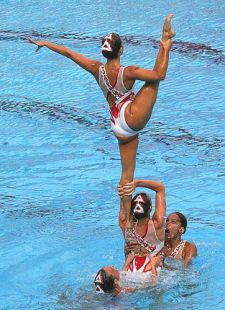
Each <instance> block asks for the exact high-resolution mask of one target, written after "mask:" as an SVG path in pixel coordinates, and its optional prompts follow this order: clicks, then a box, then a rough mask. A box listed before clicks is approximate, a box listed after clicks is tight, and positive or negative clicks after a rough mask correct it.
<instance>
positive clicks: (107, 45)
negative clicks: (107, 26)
mask: <svg viewBox="0 0 225 310" xmlns="http://www.w3.org/2000/svg"><path fill="white" fill-rule="evenodd" d="M111 40H112V34H110V35H108V36H106V37H105V38H104V43H103V44H102V51H107V52H112V48H111V46H110V41H111Z"/></svg>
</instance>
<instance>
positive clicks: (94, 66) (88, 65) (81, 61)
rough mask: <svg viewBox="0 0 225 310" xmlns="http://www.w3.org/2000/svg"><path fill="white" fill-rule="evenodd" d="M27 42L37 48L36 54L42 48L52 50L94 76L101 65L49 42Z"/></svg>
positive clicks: (29, 39)
mask: <svg viewBox="0 0 225 310" xmlns="http://www.w3.org/2000/svg"><path fill="white" fill-rule="evenodd" d="M27 41H28V42H29V43H32V44H35V45H36V46H37V49H36V52H38V51H39V49H40V48H42V47H47V48H48V49H50V50H52V51H53V52H56V53H58V54H61V55H63V56H65V57H67V58H69V59H71V60H72V61H74V62H75V63H76V64H78V65H79V66H80V67H82V68H83V69H84V70H86V71H88V72H90V73H91V74H93V75H96V73H97V72H98V70H99V66H100V65H101V62H100V61H97V60H93V59H90V58H87V57H85V56H83V55H82V54H80V53H77V52H74V51H72V50H70V49H68V48H66V47H64V46H62V45H58V44H55V43H51V42H49V41H35V40H33V39H31V38H27Z"/></svg>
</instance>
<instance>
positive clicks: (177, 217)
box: [165, 212, 187, 239]
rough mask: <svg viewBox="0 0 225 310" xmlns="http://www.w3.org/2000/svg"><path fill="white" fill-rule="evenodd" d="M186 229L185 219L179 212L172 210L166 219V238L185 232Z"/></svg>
mask: <svg viewBox="0 0 225 310" xmlns="http://www.w3.org/2000/svg"><path fill="white" fill-rule="evenodd" d="M186 229H187V219H186V217H185V216H184V215H183V214H182V213H181V212H173V213H171V214H169V215H168V217H167V219H166V230H165V237H166V239H172V238H174V237H176V236H181V235H183V234H185V232H186Z"/></svg>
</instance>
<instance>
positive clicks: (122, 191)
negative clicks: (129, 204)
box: [117, 181, 135, 198]
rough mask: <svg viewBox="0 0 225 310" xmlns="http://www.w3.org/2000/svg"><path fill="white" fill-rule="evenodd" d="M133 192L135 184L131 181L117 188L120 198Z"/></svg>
mask: <svg viewBox="0 0 225 310" xmlns="http://www.w3.org/2000/svg"><path fill="white" fill-rule="evenodd" d="M134 191H135V182H134V181H132V182H130V183H127V184H125V185H121V184H119V185H118V186H117V192H118V195H119V196H120V198H123V197H124V196H131V195H132V194H133V192H134Z"/></svg>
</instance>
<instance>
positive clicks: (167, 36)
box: [162, 14, 176, 41]
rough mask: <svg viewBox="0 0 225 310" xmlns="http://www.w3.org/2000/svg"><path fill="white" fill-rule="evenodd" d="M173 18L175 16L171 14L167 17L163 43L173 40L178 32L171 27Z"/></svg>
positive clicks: (164, 25)
mask: <svg viewBox="0 0 225 310" xmlns="http://www.w3.org/2000/svg"><path fill="white" fill-rule="evenodd" d="M172 18H173V14H169V15H167V16H166V19H165V21H164V24H163V33H162V40H163V41H166V40H168V39H172V38H173V37H174V36H175V35H176V32H175V31H174V29H173V28H172V27H171V19H172Z"/></svg>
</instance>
